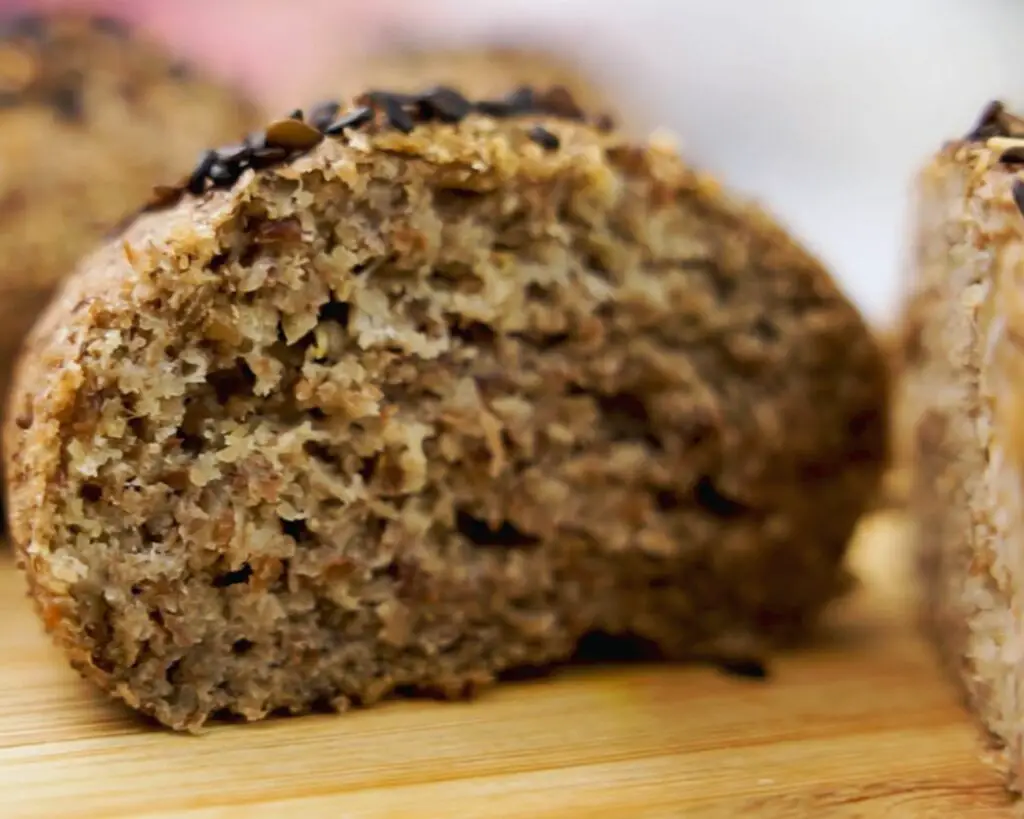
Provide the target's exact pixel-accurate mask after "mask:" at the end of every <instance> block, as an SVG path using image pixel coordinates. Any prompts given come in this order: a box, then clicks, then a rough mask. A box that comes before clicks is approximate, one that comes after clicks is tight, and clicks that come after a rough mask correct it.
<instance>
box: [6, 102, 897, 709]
mask: <svg viewBox="0 0 1024 819" xmlns="http://www.w3.org/2000/svg"><path fill="white" fill-rule="evenodd" d="M536 126H541V127H542V128H543V129H544V130H545V131H547V132H549V133H550V134H552V135H554V136H555V137H556V138H557V144H558V147H557V148H555V149H551V148H550V147H545V146H544V145H540V144H537V142H535V141H534V139H532V138H531V136H530V132H531V130H532V129H535V127H536ZM885 380H886V377H885V363H884V361H883V359H882V356H881V354H880V353H879V350H878V349H877V347H876V346H875V343H874V341H873V340H872V338H871V336H870V334H869V332H868V331H867V329H866V327H865V325H864V323H863V322H862V320H861V318H860V317H859V316H858V314H857V313H856V311H855V310H854V309H853V308H852V307H851V306H850V304H849V303H848V302H847V301H846V300H845V299H844V298H843V296H841V294H840V293H839V291H838V290H837V288H836V287H835V285H834V284H833V282H832V281H831V280H830V278H829V277H828V275H827V274H826V273H825V272H824V271H823V270H822V268H821V267H820V266H819V265H818V263H817V262H816V261H815V260H814V259H813V258H811V257H810V256H809V255H808V254H807V253H806V252H804V251H803V250H802V249H801V248H799V247H798V246H797V245H796V244H794V243H793V241H792V240H790V239H789V238H788V237H787V236H786V235H785V234H784V233H783V232H782V231H781V230H780V229H779V228H778V227H777V226H776V225H775V224H774V223H773V222H772V221H770V219H769V218H768V217H767V216H765V215H764V214H763V213H761V212H760V211H758V210H757V209H755V208H753V207H751V206H748V205H746V204H743V203H740V202H738V201H735V200H733V199H732V198H731V197H729V196H728V195H726V194H725V193H723V192H722V191H721V190H720V189H719V187H718V186H717V185H716V184H715V183H714V182H713V181H712V180H710V179H708V178H707V177H705V176H703V175H701V174H699V173H696V172H694V171H693V170H691V169H690V168H688V167H687V166H686V165H685V164H683V163H682V162H681V161H680V160H679V159H678V157H677V156H675V155H674V154H673V153H671V152H670V151H669V150H668V149H666V148H659V147H657V146H637V145H632V144H629V143H627V142H626V141H624V140H623V139H622V138H621V137H619V136H616V135H615V134H611V133H605V132H602V131H599V130H595V129H593V128H591V127H590V126H588V125H586V124H584V123H580V122H575V121H571V120H568V119H564V118H561V119H560V118H558V117H552V116H542V115H537V116H533V115H523V116H518V117H512V118H509V119H494V118H491V117H488V116H483V115H478V114H471V115H469V116H468V117H466V118H465V119H464V120H463V121H462V122H460V123H457V124H453V123H448V124H445V123H437V122H434V123H426V124H421V125H418V126H417V127H416V128H415V129H414V130H413V131H412V132H411V133H408V134H405V133H401V132H400V131H398V130H393V129H392V130H388V129H385V128H374V127H371V128H368V129H365V130H362V131H350V132H346V133H345V134H344V135H343V136H342V137H339V138H330V139H325V140H323V141H322V142H320V144H319V145H317V146H316V147H315V148H313V149H312V150H311V151H309V152H308V153H307V154H305V155H303V156H301V157H299V158H296V159H294V160H292V161H290V162H288V163H286V164H284V165H281V166H280V167H277V168H272V169H268V170H262V171H259V172H254V171H252V170H247V171H245V172H244V173H243V174H242V175H241V177H240V178H239V179H238V181H237V182H236V183H235V184H234V185H233V187H231V188H230V189H229V190H223V191H222V190H215V191H212V192H207V193H205V194H204V195H203V196H202V197H198V198H195V197H186V198H185V199H184V200H182V201H181V202H179V203H178V204H176V205H174V206H173V207H171V208H170V209H168V210H165V211H162V212H156V213H148V214H144V215H142V216H140V217H139V219H138V220H137V221H136V222H135V223H134V224H133V225H132V226H131V227H129V228H128V229H127V231H126V233H125V234H124V235H123V236H121V237H119V238H117V240H116V241H112V242H111V243H110V244H108V245H107V246H105V247H104V248H102V249H100V250H99V251H97V252H96V253H95V254H93V255H92V256H91V257H90V258H89V259H87V260H86V261H85V262H84V263H83V265H82V266H81V268H80V269H79V271H78V272H77V274H76V275H75V276H74V277H73V279H72V280H71V281H70V282H69V284H68V286H67V287H66V288H65V290H64V292H63V293H62V295H61V298H60V299H59V301H58V302H56V303H55V304H54V305H53V306H52V307H51V308H50V310H49V311H48V313H47V315H46V317H45V318H44V319H43V321H42V322H41V323H40V324H39V325H37V327H36V329H35V331H34V332H33V335H32V338H31V341H30V343H29V346H28V349H27V352H26V355H25V357H24V359H23V364H22V367H21V369H20V372H19V379H18V385H17V389H16V391H15V393H14V395H13V396H12V412H11V413H10V415H11V416H12V418H11V420H10V422H9V423H8V424H7V427H6V441H7V444H8V446H7V448H6V452H7V455H6V458H7V468H8V470H9V487H8V488H9V504H10V520H11V527H12V532H13V537H14V540H15V541H16V543H17V546H18V549H19V553H20V557H21V560H22V562H23V564H24V569H25V571H26V573H27V576H28V580H29V583H30V585H31V590H32V594H33V596H34V598H35V600H36V601H37V603H38V607H39V611H40V613H41V616H42V619H43V620H44V622H45V623H46V626H47V627H48V628H49V629H50V630H51V631H52V632H53V634H54V635H55V637H56V639H57V641H58V642H59V643H60V644H61V645H62V646H63V648H64V649H65V650H66V651H67V652H68V654H69V655H70V658H71V661H72V663H73V664H74V666H75V667H76V668H77V669H79V670H80V671H81V673H82V674H83V675H85V676H86V677H88V678H89V679H91V680H92V681H94V682H95V683H97V684H98V685H100V686H101V687H102V688H104V689H106V690H107V691H109V692H111V693H112V694H113V695H115V696H117V697H120V698H121V699H123V700H125V701H126V702H127V703H129V704H130V705H131V706H134V707H135V708H138V709H140V710H142V711H143V712H145V713H147V714H150V715H152V716H154V717H156V718H157V719H158V720H159V721H161V722H163V723H166V724H167V725H169V726H172V727H173V728H178V729H186V728H196V727H198V726H199V725H201V724H202V723H203V722H204V721H205V720H206V719H207V718H209V717H210V716H212V715H219V714H233V715H240V716H241V717H243V718H245V719H249V720H255V719H259V718H261V717H263V716H265V715H267V714H269V713H271V712H290V713H299V712H303V711H307V710H309V709H311V708H315V707H320V706H325V705H326V706H329V707H332V708H336V709H344V708H346V707H348V706H350V705H368V704H370V703H373V702H375V701H377V700H379V699H381V698H382V697H384V696H386V695H389V694H394V693H421V694H422V693H427V694H441V695H443V696H449V697H455V696H463V695H465V694H467V693H470V692H471V691H473V690H475V689H476V688H478V687H479V686H481V685H483V684H486V683H489V682H491V681H492V680H494V679H495V678H496V677H497V676H498V675H500V674H501V672H503V671H505V670H507V669H512V668H516V667H521V666H532V665H538V664H547V663H550V662H552V661H558V660H561V659H563V658H565V657H567V656H569V655H570V654H571V653H572V652H573V649H574V647H575V646H576V644H577V643H578V641H579V640H580V639H581V638H583V637H584V636H586V635H589V634H593V633H602V634H610V635H633V636H636V637H639V638H643V639H644V640H648V641H652V642H654V643H655V644H657V646H658V647H659V648H660V650H661V651H662V652H663V653H664V654H665V655H667V656H672V657H689V656H693V655H695V654H698V653H712V654H713V653H716V652H721V651H724V650H725V649H726V647H729V646H736V645H737V644H738V643H742V644H743V645H745V646H751V645H753V646H758V647H769V646H771V645H774V644H776V643H778V642H780V641H785V640H789V639H792V638H793V637H796V636H799V635H800V634H801V633H802V632H804V631H805V629H806V628H807V627H808V626H809V625H810V624H811V623H812V622H813V620H814V618H815V616H816V615H817V614H818V613H819V611H820V610H821V609H822V607H823V606H824V605H825V604H826V603H827V602H828V601H830V600H831V599H832V598H834V597H835V596H836V595H837V594H838V593H840V592H841V591H842V590H843V589H844V588H845V587H846V583H847V577H846V575H845V574H844V572H843V570H842V557H843V551H844V547H845V544H846V542H847V538H848V536H849V535H850V532H851V529H852V527H853V525H854V523H855V521H856V519H857V517H858V515H859V513H860V512H861V510H862V509H863V508H864V506H865V505H866V504H867V503H868V502H869V500H870V499H871V497H872V496H873V493H874V492H875V491H876V490H877V485H878V481H879V478H880V474H881V472H882V468H883V463H884V455H885V437H886V428H887V418H886V415H885V409H884V403H885V401H884V399H885V392H886V384H885Z"/></svg>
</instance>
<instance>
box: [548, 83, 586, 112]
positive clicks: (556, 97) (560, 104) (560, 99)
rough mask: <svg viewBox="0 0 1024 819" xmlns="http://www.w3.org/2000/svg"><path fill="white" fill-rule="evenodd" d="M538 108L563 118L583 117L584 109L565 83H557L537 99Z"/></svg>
mask: <svg viewBox="0 0 1024 819" xmlns="http://www.w3.org/2000/svg"><path fill="white" fill-rule="evenodd" d="M537 108H539V109H540V110H541V111H543V112H544V113H546V114H552V115H553V116H556V117H562V118H563V119H583V118H584V114H583V109H581V108H580V107H579V105H577V104H576V100H575V99H573V96H572V93H571V92H570V91H569V89H568V88H566V87H565V86H563V85H555V86H552V87H551V88H549V89H548V90H547V91H545V92H544V93H543V94H541V95H540V96H539V98H538V99H537Z"/></svg>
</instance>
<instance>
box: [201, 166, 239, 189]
mask: <svg viewBox="0 0 1024 819" xmlns="http://www.w3.org/2000/svg"><path fill="white" fill-rule="evenodd" d="M207 176H209V178H210V181H211V182H213V184H214V185H216V186H217V187H228V186H230V185H234V184H235V182H237V181H238V174H237V173H236V172H235V171H233V170H232V169H231V168H229V167H228V166H227V165H225V164H223V163H221V162H215V163H214V164H213V165H212V166H211V167H210V171H209V173H208V174H207Z"/></svg>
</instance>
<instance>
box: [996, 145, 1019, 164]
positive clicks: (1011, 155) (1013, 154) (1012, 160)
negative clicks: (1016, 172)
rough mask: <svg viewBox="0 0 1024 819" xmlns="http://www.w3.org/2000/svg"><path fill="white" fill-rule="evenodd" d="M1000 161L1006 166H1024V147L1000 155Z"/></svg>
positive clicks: (1008, 149)
mask: <svg viewBox="0 0 1024 819" xmlns="http://www.w3.org/2000/svg"><path fill="white" fill-rule="evenodd" d="M999 161H1000V162H1002V163H1003V164H1004V165H1021V164H1024V145H1021V146H1014V147H1013V148H1007V149H1006V150H1005V151H1003V152H1002V153H1001V154H1000V155H999Z"/></svg>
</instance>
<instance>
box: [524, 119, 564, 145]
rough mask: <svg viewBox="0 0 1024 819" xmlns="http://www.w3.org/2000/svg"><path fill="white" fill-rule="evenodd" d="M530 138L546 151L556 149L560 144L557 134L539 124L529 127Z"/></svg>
mask: <svg viewBox="0 0 1024 819" xmlns="http://www.w3.org/2000/svg"><path fill="white" fill-rule="evenodd" d="M530 139H532V140H533V141H534V142H536V143H537V144H538V145H540V146H541V147H542V148H543V149H544V150H546V151H554V150H557V149H558V146H559V145H561V144H562V143H561V142H559V141H558V137H557V136H555V135H554V134H553V133H551V132H550V131H549V130H548V129H547V128H541V126H539V125H535V126H534V127H533V128H531V129H530Z"/></svg>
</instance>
